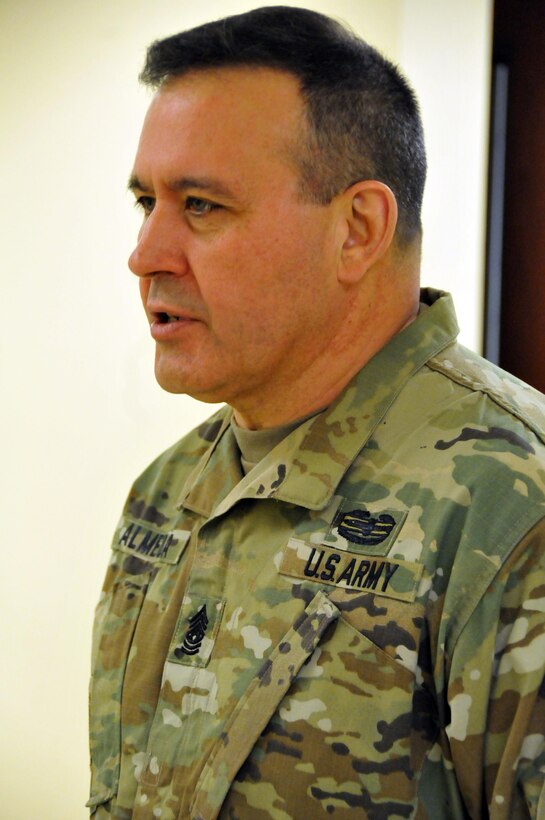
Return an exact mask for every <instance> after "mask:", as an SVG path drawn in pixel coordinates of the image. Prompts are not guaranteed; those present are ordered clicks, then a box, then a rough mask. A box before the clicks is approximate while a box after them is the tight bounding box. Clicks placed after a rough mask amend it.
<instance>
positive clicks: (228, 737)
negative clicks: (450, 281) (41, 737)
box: [88, 291, 545, 820]
mask: <svg viewBox="0 0 545 820" xmlns="http://www.w3.org/2000/svg"><path fill="white" fill-rule="evenodd" d="M425 298H428V300H429V301H432V302H433V304H432V305H431V306H430V307H428V308H427V309H425V310H424V311H423V312H422V313H421V315H420V316H419V318H418V319H417V320H416V321H415V322H414V323H413V324H411V325H409V326H408V327H407V328H405V329H404V330H403V331H402V332H401V333H400V334H398V335H397V336H396V337H395V338H394V339H393V340H392V341H391V342H390V343H389V344H388V345H387V346H386V347H385V348H383V349H382V350H381V351H380V352H379V353H378V355H376V356H375V357H374V358H373V359H372V360H371V361H370V362H369V363H368V364H367V365H366V366H365V367H364V368H363V370H362V371H361V372H360V373H359V374H358V375H357V377H356V378H355V379H354V380H353V382H352V383H351V384H350V385H349V386H348V387H347V388H346V389H345V390H344V392H343V393H342V394H341V395H340V396H339V397H338V399H337V400H336V402H335V403H334V404H333V405H331V406H330V407H329V408H328V409H327V410H325V411H324V412H323V413H321V414H320V415H318V416H315V417H314V418H312V419H310V420H308V421H307V422H304V423H303V424H302V425H301V426H299V427H298V428H297V429H296V430H295V431H294V432H292V433H291V434H289V435H288V437H287V438H285V439H284V440H283V441H282V442H281V443H280V444H279V445H278V446H277V447H275V448H274V449H273V450H272V451H271V452H270V453H269V455H268V456H267V457H265V459H263V461H261V462H260V463H259V464H258V465H257V466H256V467H255V468H254V469H253V470H251V471H250V472H249V473H248V474H247V475H246V476H242V474H241V470H240V462H239V454H238V451H237V449H236V446H235V443H234V438H233V434H232V431H231V428H230V426H229V419H230V412H231V411H230V410H229V408H224V409H222V410H220V411H219V412H218V413H217V414H216V415H215V416H213V417H212V419H211V420H209V421H208V422H207V423H205V424H204V425H203V426H201V427H200V428H199V429H198V430H197V431H194V432H192V433H190V434H189V435H188V436H186V437H185V438H184V439H183V440H182V441H181V442H179V443H178V444H176V445H175V446H174V447H172V448H171V449H170V450H168V451H167V452H166V453H164V454H163V455H162V456H160V457H159V458H158V459H157V460H156V461H155V462H154V463H153V464H152V465H151V467H149V468H148V469H147V470H146V471H145V472H144V473H143V475H142V476H141V477H140V478H139V479H138V480H137V481H136V483H135V485H134V487H133V489H132V491H131V493H130V495H129V498H128V501H127V505H126V508H125V510H124V514H123V517H122V519H121V521H120V524H119V526H118V528H117V530H116V533H115V536H114V541H113V549H112V553H111V562H110V566H109V569H108V573H107V576H106V581H105V584H104V589H103V594H102V597H101V600H100V602H99V604H98V607H97V613H96V622H95V630H94V642H93V675H92V681H91V692H90V710H91V750H92V790H91V795H92V796H91V799H90V801H89V804H88V805H89V806H90V807H91V811H92V812H93V813H94V816H95V820H99V819H102V818H134V820H142V818H146V820H148V818H149V819H150V820H153V818H156V817H158V818H161V820H172V818H192V820H197V818H206V819H207V820H208V818H215V817H220V818H232V819H233V820H234V818H256V819H257V818H275V820H288V818H301V820H315V819H316V818H320V817H324V818H325V817H329V816H332V817H335V818H340V819H341V820H345V818H353V817H368V818H384V820H385V819H386V818H388V819H390V818H407V817H417V818H424V817H426V818H433V820H437V819H438V818H466V817H472V818H480V817H489V816H490V817H493V818H497V819H498V820H500V818H519V817H527V816H532V817H536V816H541V817H544V816H545V814H544V811H545V806H544V802H545V797H543V796H542V797H541V801H540V794H541V792H542V784H543V781H544V772H545V748H544V733H545V715H544V708H543V704H544V697H545V692H544V687H543V669H544V666H545V571H544V570H545V567H544V563H545V560H544V550H543V546H544V543H545V527H544V515H545V445H544V432H543V430H544V426H543V418H544V413H543V409H544V403H543V397H542V396H540V395H539V394H538V393H536V392H535V391H533V390H531V389H530V388H527V387H526V386H524V385H522V384H521V383H520V382H518V381H516V380H515V379H513V378H512V377H510V376H507V374H505V373H503V372H501V371H500V370H498V369H497V368H495V367H493V366H492V365H490V364H488V363H486V362H484V361H483V360H481V359H479V358H478V357H477V356H475V355H474V354H472V353H469V352H468V351H467V350H464V349H463V348H461V347H459V346H458V345H457V344H456V343H455V342H454V341H453V340H454V338H455V336H456V331H457V328H456V320H455V317H454V314H453V311H452V307H451V304H450V299H449V297H448V296H447V295H438V294H437V293H435V292H431V291H429V292H427V293H426V292H425Z"/></svg>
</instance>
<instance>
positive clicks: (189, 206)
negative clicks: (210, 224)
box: [185, 196, 220, 216]
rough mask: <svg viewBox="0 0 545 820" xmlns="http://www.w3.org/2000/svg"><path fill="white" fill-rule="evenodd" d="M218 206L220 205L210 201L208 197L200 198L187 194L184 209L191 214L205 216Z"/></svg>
mask: <svg viewBox="0 0 545 820" xmlns="http://www.w3.org/2000/svg"><path fill="white" fill-rule="evenodd" d="M219 207H220V206H219V205H216V204H215V203H214V202H210V201H209V200H208V199H201V198H200V197H198V196H188V197H187V199H186V201H185V209H186V211H189V213H190V214H192V215H193V216H206V215H207V214H209V213H211V212H212V211H214V210H216V208H219Z"/></svg>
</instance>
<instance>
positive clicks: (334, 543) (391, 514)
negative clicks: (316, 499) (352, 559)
mask: <svg viewBox="0 0 545 820" xmlns="http://www.w3.org/2000/svg"><path fill="white" fill-rule="evenodd" d="M406 517H407V513H406V512H405V511H402V510H391V509H383V510H378V511H376V510H370V509H369V508H368V506H367V505H365V504H362V503H360V502H357V501H352V500H351V499H349V498H345V499H343V501H342V503H341V505H340V506H339V509H338V510H337V513H336V515H335V517H334V519H333V521H332V523H331V526H330V527H329V530H328V532H327V535H326V537H325V538H324V539H323V544H324V545H326V546H329V547H335V548H336V549H338V550H353V551H357V552H360V551H361V552H366V553H371V554H373V555H386V553H387V552H388V551H389V548H390V545H391V544H393V542H394V541H395V539H396V538H397V537H398V535H399V531H400V529H401V527H402V526H403V522H404V521H405V518H406Z"/></svg>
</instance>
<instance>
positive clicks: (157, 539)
mask: <svg viewBox="0 0 545 820" xmlns="http://www.w3.org/2000/svg"><path fill="white" fill-rule="evenodd" d="M190 536H191V532H190V530H168V531H167V532H165V531H163V530H158V529H156V528H155V527H151V526H150V525H149V524H148V523H144V522H142V521H132V520H131V519H130V518H126V517H124V518H122V519H121V521H120V522H119V524H118V525H117V529H116V531H115V535H114V540H113V544H112V547H113V549H117V550H121V552H127V553H129V555H136V556H138V557H139V558H145V559H146V560H148V561H157V562H159V563H165V564H177V563H178V561H179V560H180V556H181V554H182V552H183V551H184V549H185V547H186V544H187V542H188V541H189V538H190Z"/></svg>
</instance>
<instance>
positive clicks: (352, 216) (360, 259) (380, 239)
mask: <svg viewBox="0 0 545 820" xmlns="http://www.w3.org/2000/svg"><path fill="white" fill-rule="evenodd" d="M342 199H343V200H344V202H343V205H344V213H343V216H344V219H345V220H346V221H345V232H346V238H345V240H344V243H343V246H342V253H341V264H340V266H339V273H338V277H339V281H341V282H344V283H346V284H351V283H355V282H357V281H358V280H359V279H360V278H361V277H362V276H364V275H365V273H366V272H367V271H368V270H369V268H370V267H371V266H372V265H374V263H375V262H377V261H378V260H379V259H380V258H381V257H382V256H384V254H385V253H386V252H387V250H388V248H389V247H390V245H391V244H392V240H393V238H394V233H395V228H396V224H397V202H396V198H395V196H394V194H393V193H392V191H391V190H390V188H388V186H387V185H385V184H384V183H383V182H378V181H377V180H375V179H370V180H364V181H361V182H356V183H354V185H351V186H350V188H347V189H346V191H344V193H343V194H342Z"/></svg>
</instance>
